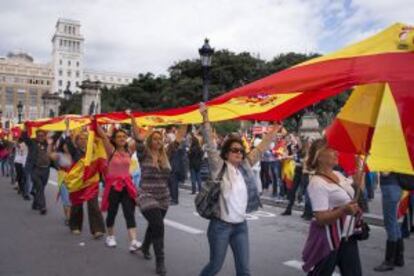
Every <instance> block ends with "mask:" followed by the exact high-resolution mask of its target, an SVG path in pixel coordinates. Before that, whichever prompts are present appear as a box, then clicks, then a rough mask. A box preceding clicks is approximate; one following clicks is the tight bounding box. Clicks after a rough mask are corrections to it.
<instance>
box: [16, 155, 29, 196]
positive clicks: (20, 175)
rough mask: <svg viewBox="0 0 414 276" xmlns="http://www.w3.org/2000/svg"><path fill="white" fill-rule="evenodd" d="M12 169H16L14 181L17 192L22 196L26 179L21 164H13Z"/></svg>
mask: <svg viewBox="0 0 414 276" xmlns="http://www.w3.org/2000/svg"><path fill="white" fill-rule="evenodd" d="M14 167H15V169H16V181H17V184H18V185H19V191H20V192H21V193H22V195H24V187H25V185H26V184H25V182H26V177H25V175H24V170H23V164H20V163H14Z"/></svg>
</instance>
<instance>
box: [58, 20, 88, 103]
mask: <svg viewBox="0 0 414 276" xmlns="http://www.w3.org/2000/svg"><path fill="white" fill-rule="evenodd" d="M80 27H81V25H80V22H79V21H77V20H72V19H63V18H59V19H58V21H57V23H56V30H55V34H54V35H53V38H52V44H53V50H52V68H53V75H54V80H53V88H52V90H53V92H58V93H59V95H60V96H61V97H63V91H64V90H65V89H66V87H69V90H70V91H72V92H80V88H79V87H78V86H79V85H80V84H81V82H82V80H83V48H84V46H83V43H84V38H83V36H82V35H81V33H80Z"/></svg>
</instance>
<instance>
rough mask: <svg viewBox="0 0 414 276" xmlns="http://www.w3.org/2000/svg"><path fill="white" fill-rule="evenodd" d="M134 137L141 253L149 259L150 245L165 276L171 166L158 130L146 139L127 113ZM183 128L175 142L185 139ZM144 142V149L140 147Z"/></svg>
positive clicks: (161, 273)
mask: <svg viewBox="0 0 414 276" xmlns="http://www.w3.org/2000/svg"><path fill="white" fill-rule="evenodd" d="M128 115H129V116H130V117H131V121H132V127H133V132H134V136H135V138H136V139H137V148H138V156H139V162H140V166H141V190H140V194H139V198H138V205H139V207H140V209H141V212H142V215H143V216H144V217H145V219H146V220H147V221H148V226H147V230H146V232H145V238H144V242H143V244H142V247H141V250H142V253H143V255H144V258H145V259H147V260H149V259H151V254H150V252H149V249H150V246H151V244H152V245H153V247H154V253H155V262H156V273H157V274H158V275H165V274H166V273H167V272H166V268H165V255H164V217H165V215H166V214H167V210H168V207H169V204H170V192H169V188H168V179H169V177H170V173H171V165H170V162H169V160H168V156H167V153H166V148H165V146H164V143H163V135H162V133H161V132H160V131H152V132H151V133H150V134H149V135H148V137H147V138H146V140H145V143H144V138H145V137H144V135H143V134H142V133H141V132H140V129H139V127H138V125H137V123H136V122H135V119H134V117H133V116H132V114H131V113H130V112H128ZM183 134H185V132H184V133H183V131H182V128H181V129H180V130H179V131H178V134H177V137H176V140H177V142H181V141H182V139H183V138H184V135H183ZM142 143H144V145H145V146H144V147H141V146H139V144H142Z"/></svg>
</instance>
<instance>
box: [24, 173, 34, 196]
mask: <svg viewBox="0 0 414 276" xmlns="http://www.w3.org/2000/svg"><path fill="white" fill-rule="evenodd" d="M32 170H33V168H32V167H28V166H26V167H25V168H24V174H25V176H24V177H26V181H25V186H24V195H26V196H28V195H30V193H31V192H32V189H33V182H32Z"/></svg>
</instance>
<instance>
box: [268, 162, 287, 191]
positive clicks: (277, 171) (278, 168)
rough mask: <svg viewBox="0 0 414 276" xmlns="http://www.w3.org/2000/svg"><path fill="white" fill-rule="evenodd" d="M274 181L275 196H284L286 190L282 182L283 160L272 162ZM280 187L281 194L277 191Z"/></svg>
mask: <svg viewBox="0 0 414 276" xmlns="http://www.w3.org/2000/svg"><path fill="white" fill-rule="evenodd" d="M270 164H271V165H270V167H271V172H272V183H273V196H278V195H279V196H284V195H285V193H286V191H285V188H284V186H283V183H282V179H281V177H282V162H281V161H280V160H277V161H272V162H271V163H270ZM278 189H279V194H278V193H277V191H278Z"/></svg>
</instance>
